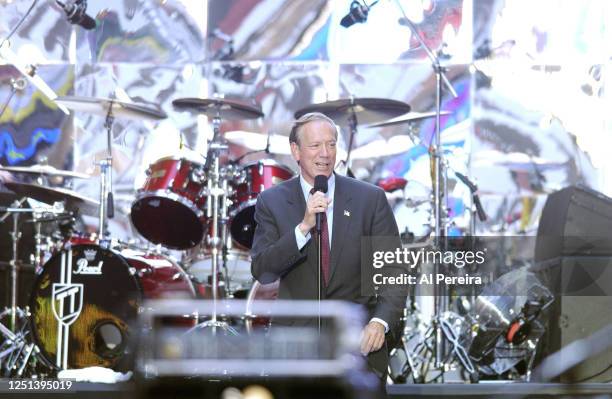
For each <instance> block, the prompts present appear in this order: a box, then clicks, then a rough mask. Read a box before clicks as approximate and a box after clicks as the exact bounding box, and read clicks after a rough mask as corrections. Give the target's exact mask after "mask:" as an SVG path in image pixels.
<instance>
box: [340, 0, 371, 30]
mask: <svg viewBox="0 0 612 399" xmlns="http://www.w3.org/2000/svg"><path fill="white" fill-rule="evenodd" d="M376 3H378V0H377V1H375V2H374V3H372V4H371V5H369V6H368V5H367V4H365V3H364V4H363V5H362V4H360V3H359V1H357V0H353V1H352V2H351V8H350V10H349V12H348V14H346V15H345V16H344V17H342V19H341V20H340V25H342V26H344V27H345V28H348V27H350V26H353V25H355V24H362V23H364V22H365V21H367V20H368V13H369V12H370V8H372V6H373V5H374V4H376Z"/></svg>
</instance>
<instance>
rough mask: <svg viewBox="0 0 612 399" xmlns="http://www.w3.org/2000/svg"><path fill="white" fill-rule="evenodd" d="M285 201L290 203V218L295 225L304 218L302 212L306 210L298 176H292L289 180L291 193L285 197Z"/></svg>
mask: <svg viewBox="0 0 612 399" xmlns="http://www.w3.org/2000/svg"><path fill="white" fill-rule="evenodd" d="M287 202H288V203H289V205H290V206H289V210H290V211H289V212H290V217H291V219H290V220H292V221H294V222H295V223H294V226H297V224H298V223H300V222H301V221H302V219H304V212H306V200H305V199H304V193H303V192H302V186H301V185H300V176H296V177H294V178H293V180H292V181H291V195H289V196H288V197H287Z"/></svg>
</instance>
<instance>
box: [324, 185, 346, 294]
mask: <svg viewBox="0 0 612 399" xmlns="http://www.w3.org/2000/svg"><path fill="white" fill-rule="evenodd" d="M344 179H346V178H345V177H344V176H339V175H337V174H336V188H335V192H334V227H333V230H332V244H331V264H330V267H331V274H330V276H329V281H330V284H331V281H332V279H333V277H334V272H335V271H336V269H337V266H338V259H340V254H341V253H342V248H343V246H344V242H345V239H344V238H345V237H346V236H347V234H346V232H347V231H348V228H349V226H350V224H351V218H350V211H351V208H350V201H351V193H350V192H348V188H347V187H346V186H345V184H344V183H345V182H344V181H343V180H344ZM345 211H347V212H348V215H347V214H345Z"/></svg>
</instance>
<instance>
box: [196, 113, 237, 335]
mask: <svg viewBox="0 0 612 399" xmlns="http://www.w3.org/2000/svg"><path fill="white" fill-rule="evenodd" d="M220 124H221V118H220V117H219V115H217V116H215V117H214V118H213V130H214V135H213V139H212V141H211V142H210V143H209V144H208V155H207V157H206V167H205V169H206V172H207V177H208V181H207V190H206V191H207V192H206V197H207V199H206V217H207V219H208V220H212V229H211V230H210V234H209V235H208V236H207V237H206V243H207V245H210V248H211V269H212V270H211V272H212V298H213V307H212V314H211V315H210V316H211V317H210V320H206V321H204V322H202V323H200V324H198V325H197V326H195V327H192V328H191V329H190V330H189V331H188V332H192V331H194V330H196V329H201V328H211V329H212V333H213V335H214V334H216V333H217V328H220V329H222V330H223V331H226V332H228V333H230V334H232V335H239V334H238V331H236V329H234V328H233V327H232V326H230V325H229V324H228V323H227V322H225V321H220V320H218V319H217V304H218V301H219V298H218V296H219V255H223V258H225V255H224V254H225V253H227V245H226V242H227V241H226V239H227V220H228V216H227V215H228V210H227V201H228V198H227V195H228V190H229V187H228V181H227V176H226V175H225V171H223V170H221V167H220V159H219V158H220V157H219V156H220V153H221V151H225V150H227V145H225V144H223V143H221V142H220V140H219V126H220ZM224 263H225V262H224Z"/></svg>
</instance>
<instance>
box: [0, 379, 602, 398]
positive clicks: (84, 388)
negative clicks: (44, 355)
mask: <svg viewBox="0 0 612 399" xmlns="http://www.w3.org/2000/svg"><path fill="white" fill-rule="evenodd" d="M6 382H7V380H3V384H2V389H0V398H2V399H4V398H19V399H24V398H26V397H31V396H34V397H36V398H38V399H49V398H65V397H72V398H79V399H81V398H83V399H99V398H100V399H102V398H104V399H106V398H113V399H115V398H118V399H124V398H125V399H127V398H135V397H136V396H137V392H138V391H137V387H136V384H135V383H133V382H127V383H118V384H93V383H84V382H76V383H74V385H73V386H72V389H71V390H70V391H69V392H43V391H39V392H36V393H33V392H23V391H21V392H19V391H9V390H8V384H7V383H6ZM387 394H388V397H389V398H393V399H399V398H454V399H457V398H472V399H473V398H495V399H501V398H559V397H564V398H589V397H590V398H598V399H604V398H605V399H608V398H611V399H612V384H603V383H592V384H541V383H514V382H509V383H499V382H491V383H479V384H450V383H449V384H395V385H388V386H387ZM177 398H178V396H177ZM275 399H276V398H275ZM313 399H316V398H313Z"/></svg>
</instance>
